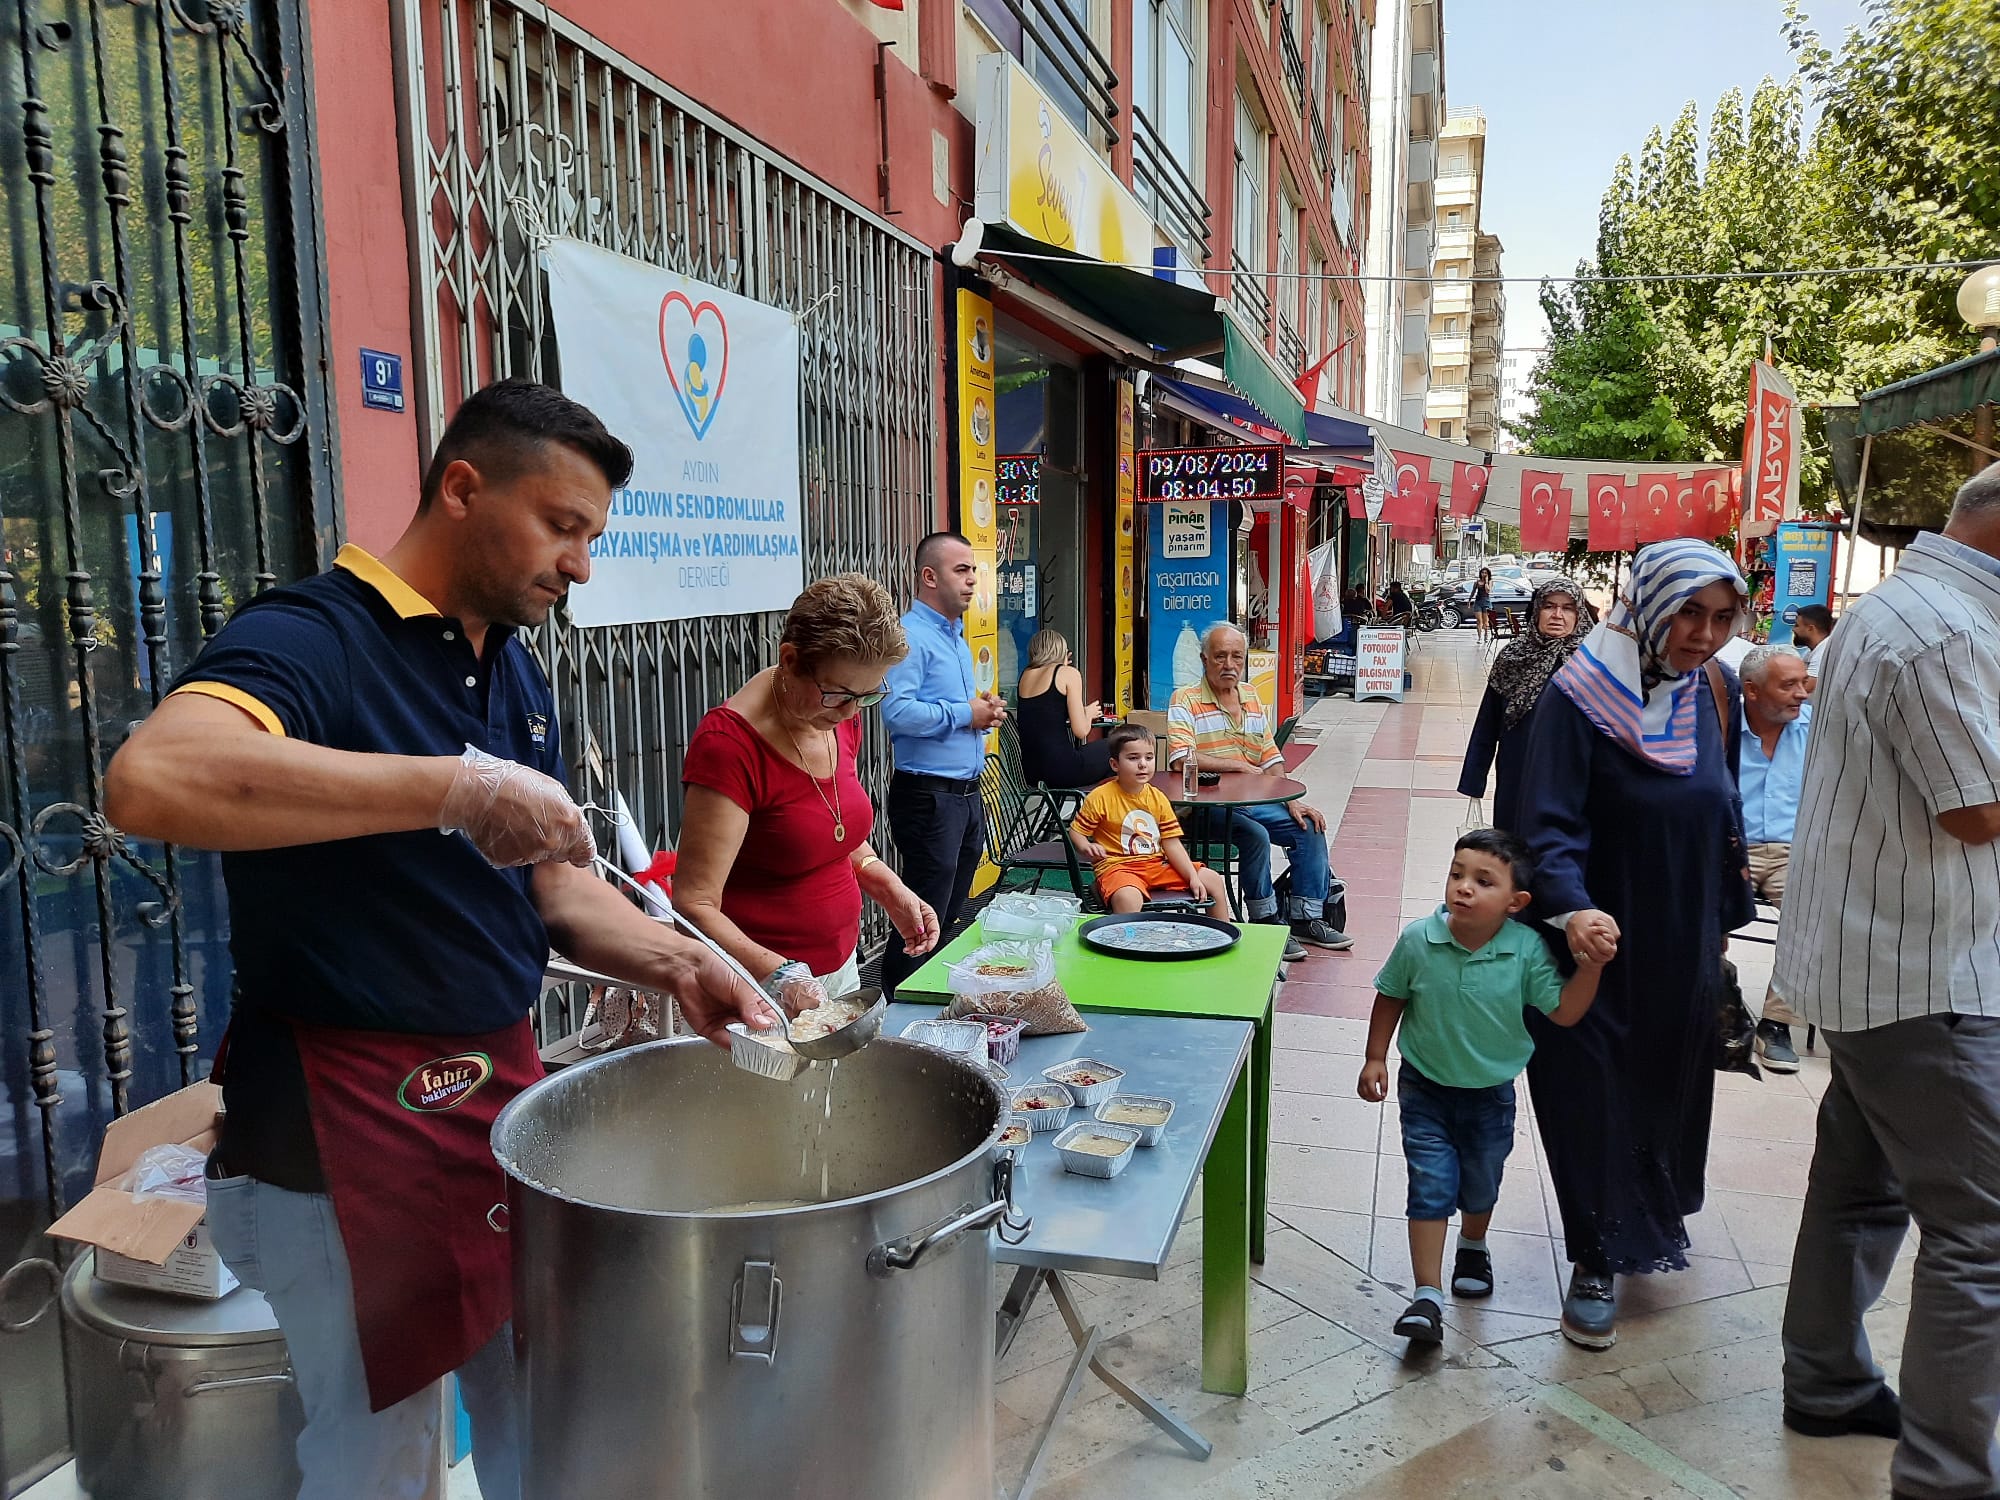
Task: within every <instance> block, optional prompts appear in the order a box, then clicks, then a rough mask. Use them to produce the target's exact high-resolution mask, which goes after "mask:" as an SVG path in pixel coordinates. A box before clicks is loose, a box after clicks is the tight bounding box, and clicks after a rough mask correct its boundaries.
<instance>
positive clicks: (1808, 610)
mask: <svg viewBox="0 0 2000 1500" xmlns="http://www.w3.org/2000/svg"><path fill="white" fill-rule="evenodd" d="M1799 623H1800V624H1801V625H1810V626H1812V628H1813V629H1814V630H1817V631H1818V632H1819V633H1820V634H1821V635H1831V634H1832V633H1833V611H1832V610H1830V609H1828V608H1827V607H1826V606H1825V605H1824V604H1802V605H1800V606H1799Z"/></svg>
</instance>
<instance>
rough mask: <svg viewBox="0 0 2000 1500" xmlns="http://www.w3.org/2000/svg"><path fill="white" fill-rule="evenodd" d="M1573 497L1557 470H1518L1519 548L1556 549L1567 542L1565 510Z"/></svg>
mask: <svg viewBox="0 0 2000 1500" xmlns="http://www.w3.org/2000/svg"><path fill="white" fill-rule="evenodd" d="M1574 498H1575V497H1574V496H1573V495H1571V494H1570V490H1569V486H1568V485H1566V484H1564V483H1563V476H1562V475H1561V474H1560V473H1556V472H1552V471H1549V470H1544V469H1523V470H1522V471H1521V550H1522V551H1523V552H1560V551H1562V550H1563V549H1564V548H1565V547H1567V546H1568V545H1569V514H1570V505H1571V503H1572V501H1573V500H1574Z"/></svg>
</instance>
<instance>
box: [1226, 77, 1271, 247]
mask: <svg viewBox="0 0 2000 1500" xmlns="http://www.w3.org/2000/svg"><path fill="white" fill-rule="evenodd" d="M1266 154H1267V153H1266V152H1265V149H1264V132H1263V129H1262V128H1261V127H1260V126H1259V125H1258V124H1257V117H1256V115H1255V114H1253V113H1252V112H1251V110H1250V101H1249V100H1247V99H1245V98H1244V97H1243V96H1242V95H1241V94H1238V95H1237V96H1236V203H1235V213H1234V215H1233V217H1234V223H1233V225H1232V229H1233V231H1234V233H1233V237H1232V238H1233V248H1234V249H1235V251H1236V259H1237V261H1238V262H1239V263H1241V264H1242V265H1244V266H1247V267H1249V268H1250V269H1252V270H1261V269H1262V268H1263V258H1264V257H1263V251H1264V159H1265V156H1266Z"/></svg>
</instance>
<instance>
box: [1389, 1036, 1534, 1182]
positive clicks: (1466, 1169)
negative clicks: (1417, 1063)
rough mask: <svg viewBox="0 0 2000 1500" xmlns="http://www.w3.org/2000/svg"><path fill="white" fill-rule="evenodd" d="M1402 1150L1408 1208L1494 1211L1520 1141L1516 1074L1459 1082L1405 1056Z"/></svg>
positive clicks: (1399, 1093) (1400, 1087) (1400, 1095)
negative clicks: (1450, 1082) (1485, 1082)
mask: <svg viewBox="0 0 2000 1500" xmlns="http://www.w3.org/2000/svg"><path fill="white" fill-rule="evenodd" d="M1396 1100H1397V1103H1398V1105H1399V1106H1400V1109H1399V1113H1400V1114H1401V1116H1402V1122H1403V1156H1404V1159H1405V1160H1407V1161H1408V1162H1409V1165H1410V1200H1409V1216H1410V1217H1411V1218H1413V1219H1449V1218H1450V1217H1451V1216H1452V1213H1453V1211H1454V1210H1457V1211H1459V1212H1463V1213H1468V1214H1483V1213H1486V1212H1489V1211H1490V1210H1491V1209H1492V1207H1493V1205H1494V1204H1496V1203H1498V1202H1499V1201H1500V1171H1501V1168H1503V1167H1504V1166H1506V1164H1507V1153H1508V1152H1509V1151H1511V1150H1513V1149H1514V1081H1513V1080H1512V1079H1511V1078H1510V1079H1509V1080H1508V1081H1507V1082H1505V1083H1496V1084H1493V1085H1491V1086H1489V1087H1487V1088H1479V1089H1455V1088H1450V1087H1448V1086H1447V1085H1445V1084H1442V1083H1432V1082H1431V1081H1430V1080H1429V1079H1428V1078H1426V1077H1424V1075H1423V1074H1421V1073H1419V1072H1418V1071H1417V1070H1416V1069H1415V1068H1413V1067H1411V1066H1410V1065H1409V1063H1407V1062H1405V1063H1404V1064H1403V1065H1402V1068H1401V1070H1400V1071H1399V1072H1398V1073H1397V1074H1396Z"/></svg>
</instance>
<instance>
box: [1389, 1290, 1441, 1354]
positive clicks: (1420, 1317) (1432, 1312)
mask: <svg viewBox="0 0 2000 1500" xmlns="http://www.w3.org/2000/svg"><path fill="white" fill-rule="evenodd" d="M1396 1337H1397V1338H1402V1339H1408V1340H1409V1341H1410V1342H1411V1343H1413V1344H1442V1343H1443V1342H1444V1310H1443V1309H1442V1308H1440V1307H1439V1306H1438V1305H1437V1304H1436V1303H1435V1302H1433V1301H1431V1299H1430V1298H1428V1297H1419V1298H1417V1300H1416V1301H1414V1302H1412V1303H1411V1304H1410V1305H1409V1306H1408V1307H1406V1308H1404V1309H1403V1315H1402V1317H1400V1318H1398V1319H1396Z"/></svg>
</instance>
